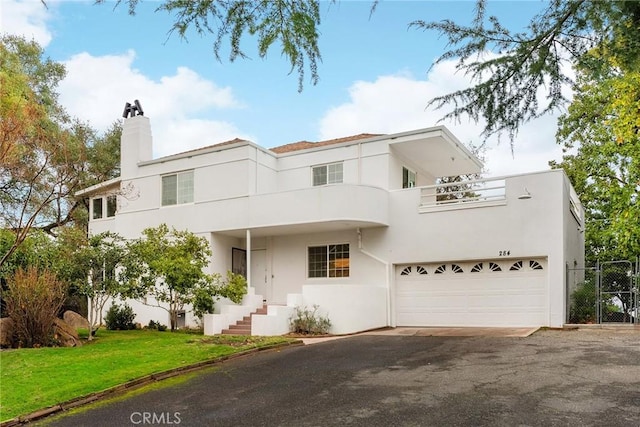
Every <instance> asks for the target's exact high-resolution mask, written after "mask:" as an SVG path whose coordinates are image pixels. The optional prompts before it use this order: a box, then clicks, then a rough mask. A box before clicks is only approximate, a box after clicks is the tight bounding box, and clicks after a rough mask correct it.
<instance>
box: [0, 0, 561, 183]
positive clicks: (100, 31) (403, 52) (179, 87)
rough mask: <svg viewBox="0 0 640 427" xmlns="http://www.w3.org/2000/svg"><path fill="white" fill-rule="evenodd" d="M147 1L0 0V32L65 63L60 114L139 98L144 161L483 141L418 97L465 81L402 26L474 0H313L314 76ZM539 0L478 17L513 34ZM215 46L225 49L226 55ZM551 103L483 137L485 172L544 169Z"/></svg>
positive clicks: (97, 119) (111, 117)
mask: <svg viewBox="0 0 640 427" xmlns="http://www.w3.org/2000/svg"><path fill="white" fill-rule="evenodd" d="M159 5H160V2H158V1H150V0H144V1H141V2H140V3H139V5H138V8H137V13H136V15H135V16H130V15H129V14H128V9H127V5H126V4H120V5H117V4H116V3H115V2H110V1H107V2H106V3H103V4H99V5H95V4H94V2H93V1H64V0H46V7H45V6H43V4H42V2H41V1H40V0H0V32H3V33H10V34H18V35H23V36H25V37H26V38H27V39H34V40H36V41H37V42H38V43H39V44H40V45H41V46H42V47H43V48H44V50H45V55H46V56H47V57H49V58H51V59H52V60H54V61H56V62H60V63H63V64H64V65H65V67H66V70H67V75H66V77H65V79H64V80H63V81H62V82H61V83H60V85H59V86H58V93H59V95H60V98H59V99H60V103H61V104H62V105H63V106H64V107H65V108H66V109H67V111H68V112H69V113H70V114H71V115H73V116H75V117H78V118H80V119H81V120H84V121H87V122H89V124H90V125H91V126H92V127H94V128H96V129H98V130H101V131H104V130H106V129H107V128H108V127H109V126H110V125H111V124H112V123H113V122H114V121H116V120H118V119H120V118H121V116H122V112H123V109H124V105H125V103H126V102H131V103H132V102H133V101H134V100H135V99H138V100H139V101H140V103H141V104H142V107H143V109H144V114H145V116H147V117H149V119H150V121H151V127H152V133H153V138H154V147H153V152H154V157H161V156H165V155H170V154H174V153H178V152H182V151H186V150H190V149H194V148H198V147H203V146H208V145H212V144H216V143H218V142H223V141H227V140H230V139H233V138H236V137H238V138H243V139H248V140H251V141H253V142H255V143H257V144H259V145H261V146H263V147H266V148H270V147H275V146H279V145H284V144H288V143H291V142H296V141H300V140H306V141H321V140H326V139H332V138H339V137H344V136H350V135H355V134H359V133H396V132H404V131H409V130H414V129H422V128H427V127H430V126H434V125H440V124H443V125H445V126H447V128H449V129H450V130H451V131H452V132H453V133H454V135H456V136H457V137H458V139H459V140H460V141H462V142H463V143H465V144H467V145H469V144H473V145H479V144H481V143H482V142H483V139H482V138H481V136H480V132H481V130H482V124H477V123H473V122H471V121H468V120H466V119H463V120H462V121H461V122H460V123H455V122H452V121H440V120H441V119H442V116H443V115H444V112H445V111H443V110H433V109H427V108H426V107H427V104H428V102H429V100H430V99H432V98H433V97H435V96H438V95H443V94H445V93H450V92H452V91H455V90H458V89H462V88H465V87H467V86H468V85H469V80H468V78H466V77H465V76H464V75H461V74H460V73H456V71H455V60H451V61H445V62H442V63H440V64H438V65H437V66H434V67H432V64H433V62H434V60H435V59H436V58H438V57H439V56H440V55H441V54H442V53H444V51H445V48H446V42H445V40H444V39H442V38H440V37H439V35H438V34H437V33H435V32H425V31H423V30H419V29H415V28H409V26H408V24H409V23H410V22H412V21H415V20H424V21H440V20H442V19H452V20H454V21H455V22H457V23H460V24H469V23H470V22H471V19H472V16H473V11H474V2H473V1H462V0H460V1H454V0H449V1H427V0H423V1H393V0H381V1H380V2H379V3H378V5H377V7H376V10H375V12H374V13H373V14H370V8H371V1H368V0H361V1H355V0H351V1H349V0H340V1H337V2H329V1H326V2H322V3H321V15H322V23H321V26H320V29H319V31H320V42H319V45H320V51H321V55H322V62H321V63H320V64H319V67H318V72H319V75H320V80H319V82H318V83H317V84H316V85H313V84H312V83H311V81H310V79H309V75H310V73H309V72H308V70H307V76H306V77H305V80H304V81H303V83H304V88H303V91H302V92H298V74H297V72H296V71H295V70H294V71H293V72H291V69H290V65H289V63H288V62H287V61H286V60H285V59H284V58H283V57H282V56H281V55H280V51H279V47H278V46H277V45H274V46H272V48H271V50H270V51H269V53H268V54H267V57H266V58H264V59H261V58H259V57H258V55H257V53H256V47H255V44H256V43H255V39H253V38H251V37H250V36H247V37H245V38H243V39H242V47H243V49H244V50H245V51H246V53H247V54H248V56H249V58H248V59H237V60H236V61H234V62H230V61H229V60H228V48H227V46H226V45H225V46H224V47H223V50H222V51H221V59H222V60H221V61H218V60H216V58H215V56H214V54H213V41H214V39H213V36H212V35H209V36H204V37H203V36H200V35H198V34H196V33H195V32H194V31H191V32H188V33H187V38H186V40H185V39H182V38H180V37H179V36H178V35H177V34H170V33H169V30H170V29H171V25H172V23H173V18H172V16H171V15H169V14H167V13H166V12H156V11H155V9H156V8H157V7H158V6H159ZM543 7H544V2H542V1H540V0H535V1H516V0H513V1H491V2H490V3H489V7H488V13H489V14H492V15H496V16H497V17H499V18H500V19H501V20H503V22H505V23H506V24H507V25H508V26H509V27H510V28H512V29H516V30H521V29H523V28H524V27H525V26H526V25H527V24H528V22H529V20H530V18H531V17H532V16H533V15H535V14H536V13H538V12H540V11H541V10H542V9H543ZM225 55H226V56H225ZM560 114H561V112H557V113H554V114H553V115H548V116H545V117H542V118H540V119H537V120H535V121H533V122H530V123H528V124H526V125H524V126H523V127H522V128H521V129H520V132H519V134H518V136H517V138H516V140H515V142H514V145H513V150H512V147H511V146H510V144H509V141H508V138H506V137H503V138H501V140H499V139H498V138H497V137H492V138H490V139H489V140H487V141H486V143H485V147H486V151H485V153H484V156H485V164H486V173H485V175H486V176H502V175H509V174H519V173H526V172H533V171H540V170H546V169H548V168H549V167H548V161H549V160H560V159H561V156H562V150H561V147H560V146H558V145H557V144H556V142H555V136H554V135H555V129H556V120H557V118H558V116H559V115H560Z"/></svg>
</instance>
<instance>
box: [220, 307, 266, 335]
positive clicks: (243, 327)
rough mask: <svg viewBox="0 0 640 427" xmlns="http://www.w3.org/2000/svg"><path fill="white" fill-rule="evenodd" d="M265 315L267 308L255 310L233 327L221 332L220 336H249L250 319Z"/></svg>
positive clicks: (230, 326)
mask: <svg viewBox="0 0 640 427" xmlns="http://www.w3.org/2000/svg"><path fill="white" fill-rule="evenodd" d="M265 314H267V306H266V305H263V306H262V308H259V309H257V310H256V311H254V312H253V313H251V315H249V316H244V317H243V318H242V320H238V321H237V322H236V323H235V325H229V327H228V328H227V329H223V330H222V332H221V333H222V335H251V317H252V316H254V315H257V316H260V315H265Z"/></svg>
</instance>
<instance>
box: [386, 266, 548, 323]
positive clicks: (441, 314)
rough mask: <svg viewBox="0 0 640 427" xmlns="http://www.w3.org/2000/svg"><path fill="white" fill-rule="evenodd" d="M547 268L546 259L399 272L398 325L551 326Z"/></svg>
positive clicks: (400, 269)
mask: <svg viewBox="0 0 640 427" xmlns="http://www.w3.org/2000/svg"><path fill="white" fill-rule="evenodd" d="M547 282H548V278H547V263H546V260H545V259H541V258H524V259H512V260H486V261H476V262H464V263H461V262H453V263H437V264H411V265H400V266H397V267H396V300H395V301H396V303H395V305H396V324H397V325H398V326H542V325H546V324H548V306H549V304H548V291H547V289H548V286H547Z"/></svg>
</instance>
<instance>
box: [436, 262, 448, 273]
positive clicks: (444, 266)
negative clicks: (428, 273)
mask: <svg viewBox="0 0 640 427" xmlns="http://www.w3.org/2000/svg"><path fill="white" fill-rule="evenodd" d="M445 271H447V266H446V265H444V264H442V265H441V266H440V267H438V268H436V271H435V274H443V273H444V272H445Z"/></svg>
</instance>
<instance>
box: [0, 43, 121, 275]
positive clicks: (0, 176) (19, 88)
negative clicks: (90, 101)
mask: <svg viewBox="0 0 640 427" xmlns="http://www.w3.org/2000/svg"><path fill="white" fill-rule="evenodd" d="M64 76H65V70H64V66H63V65H62V64H59V63H55V62H53V61H51V60H50V59H44V58H43V50H42V48H41V47H40V46H39V45H38V44H37V43H35V42H29V41H26V40H25V39H23V38H20V37H15V36H2V37H0V114H1V117H2V120H0V214H1V216H0V218H1V219H0V227H2V228H5V229H9V230H12V231H13V233H14V234H15V239H13V244H12V245H11V246H10V247H8V248H7V249H6V251H3V252H2V253H0V267H1V266H2V265H3V264H4V263H6V262H8V260H9V258H10V257H11V255H12V253H13V252H14V251H16V249H17V248H18V247H19V246H20V245H21V244H22V243H23V242H24V241H25V239H26V238H27V236H28V234H29V232H30V230H32V229H39V230H42V231H45V232H46V233H48V234H51V235H55V234H56V233H55V231H56V229H58V228H60V227H63V226H65V225H69V224H72V223H74V221H76V222H77V224H76V225H79V226H81V227H84V226H86V222H87V217H88V215H87V213H86V212H87V211H88V206H87V204H86V201H83V200H79V199H76V198H75V196H74V193H75V192H76V191H78V190H79V189H81V188H85V187H87V186H90V185H92V184H95V183H97V182H101V181H104V180H105V179H109V178H112V177H114V176H116V175H117V173H118V171H119V160H120V159H119V144H116V143H114V141H116V140H117V139H119V135H120V132H121V128H120V126H119V123H115V124H114V125H113V126H112V128H111V129H109V130H108V131H107V132H106V133H105V134H104V135H103V136H97V134H96V132H95V131H94V130H93V129H91V128H90V127H89V126H88V125H86V124H83V123H81V122H80V121H78V120H77V119H73V118H71V117H69V116H68V115H67V113H66V112H65V110H64V108H63V107H62V106H61V105H60V104H59V103H58V96H57V93H56V92H55V89H56V87H57V85H58V83H59V82H60V80H61V79H62V78H64ZM116 142H117V141H116ZM83 211H84V213H83ZM78 220H79V221H78Z"/></svg>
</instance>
